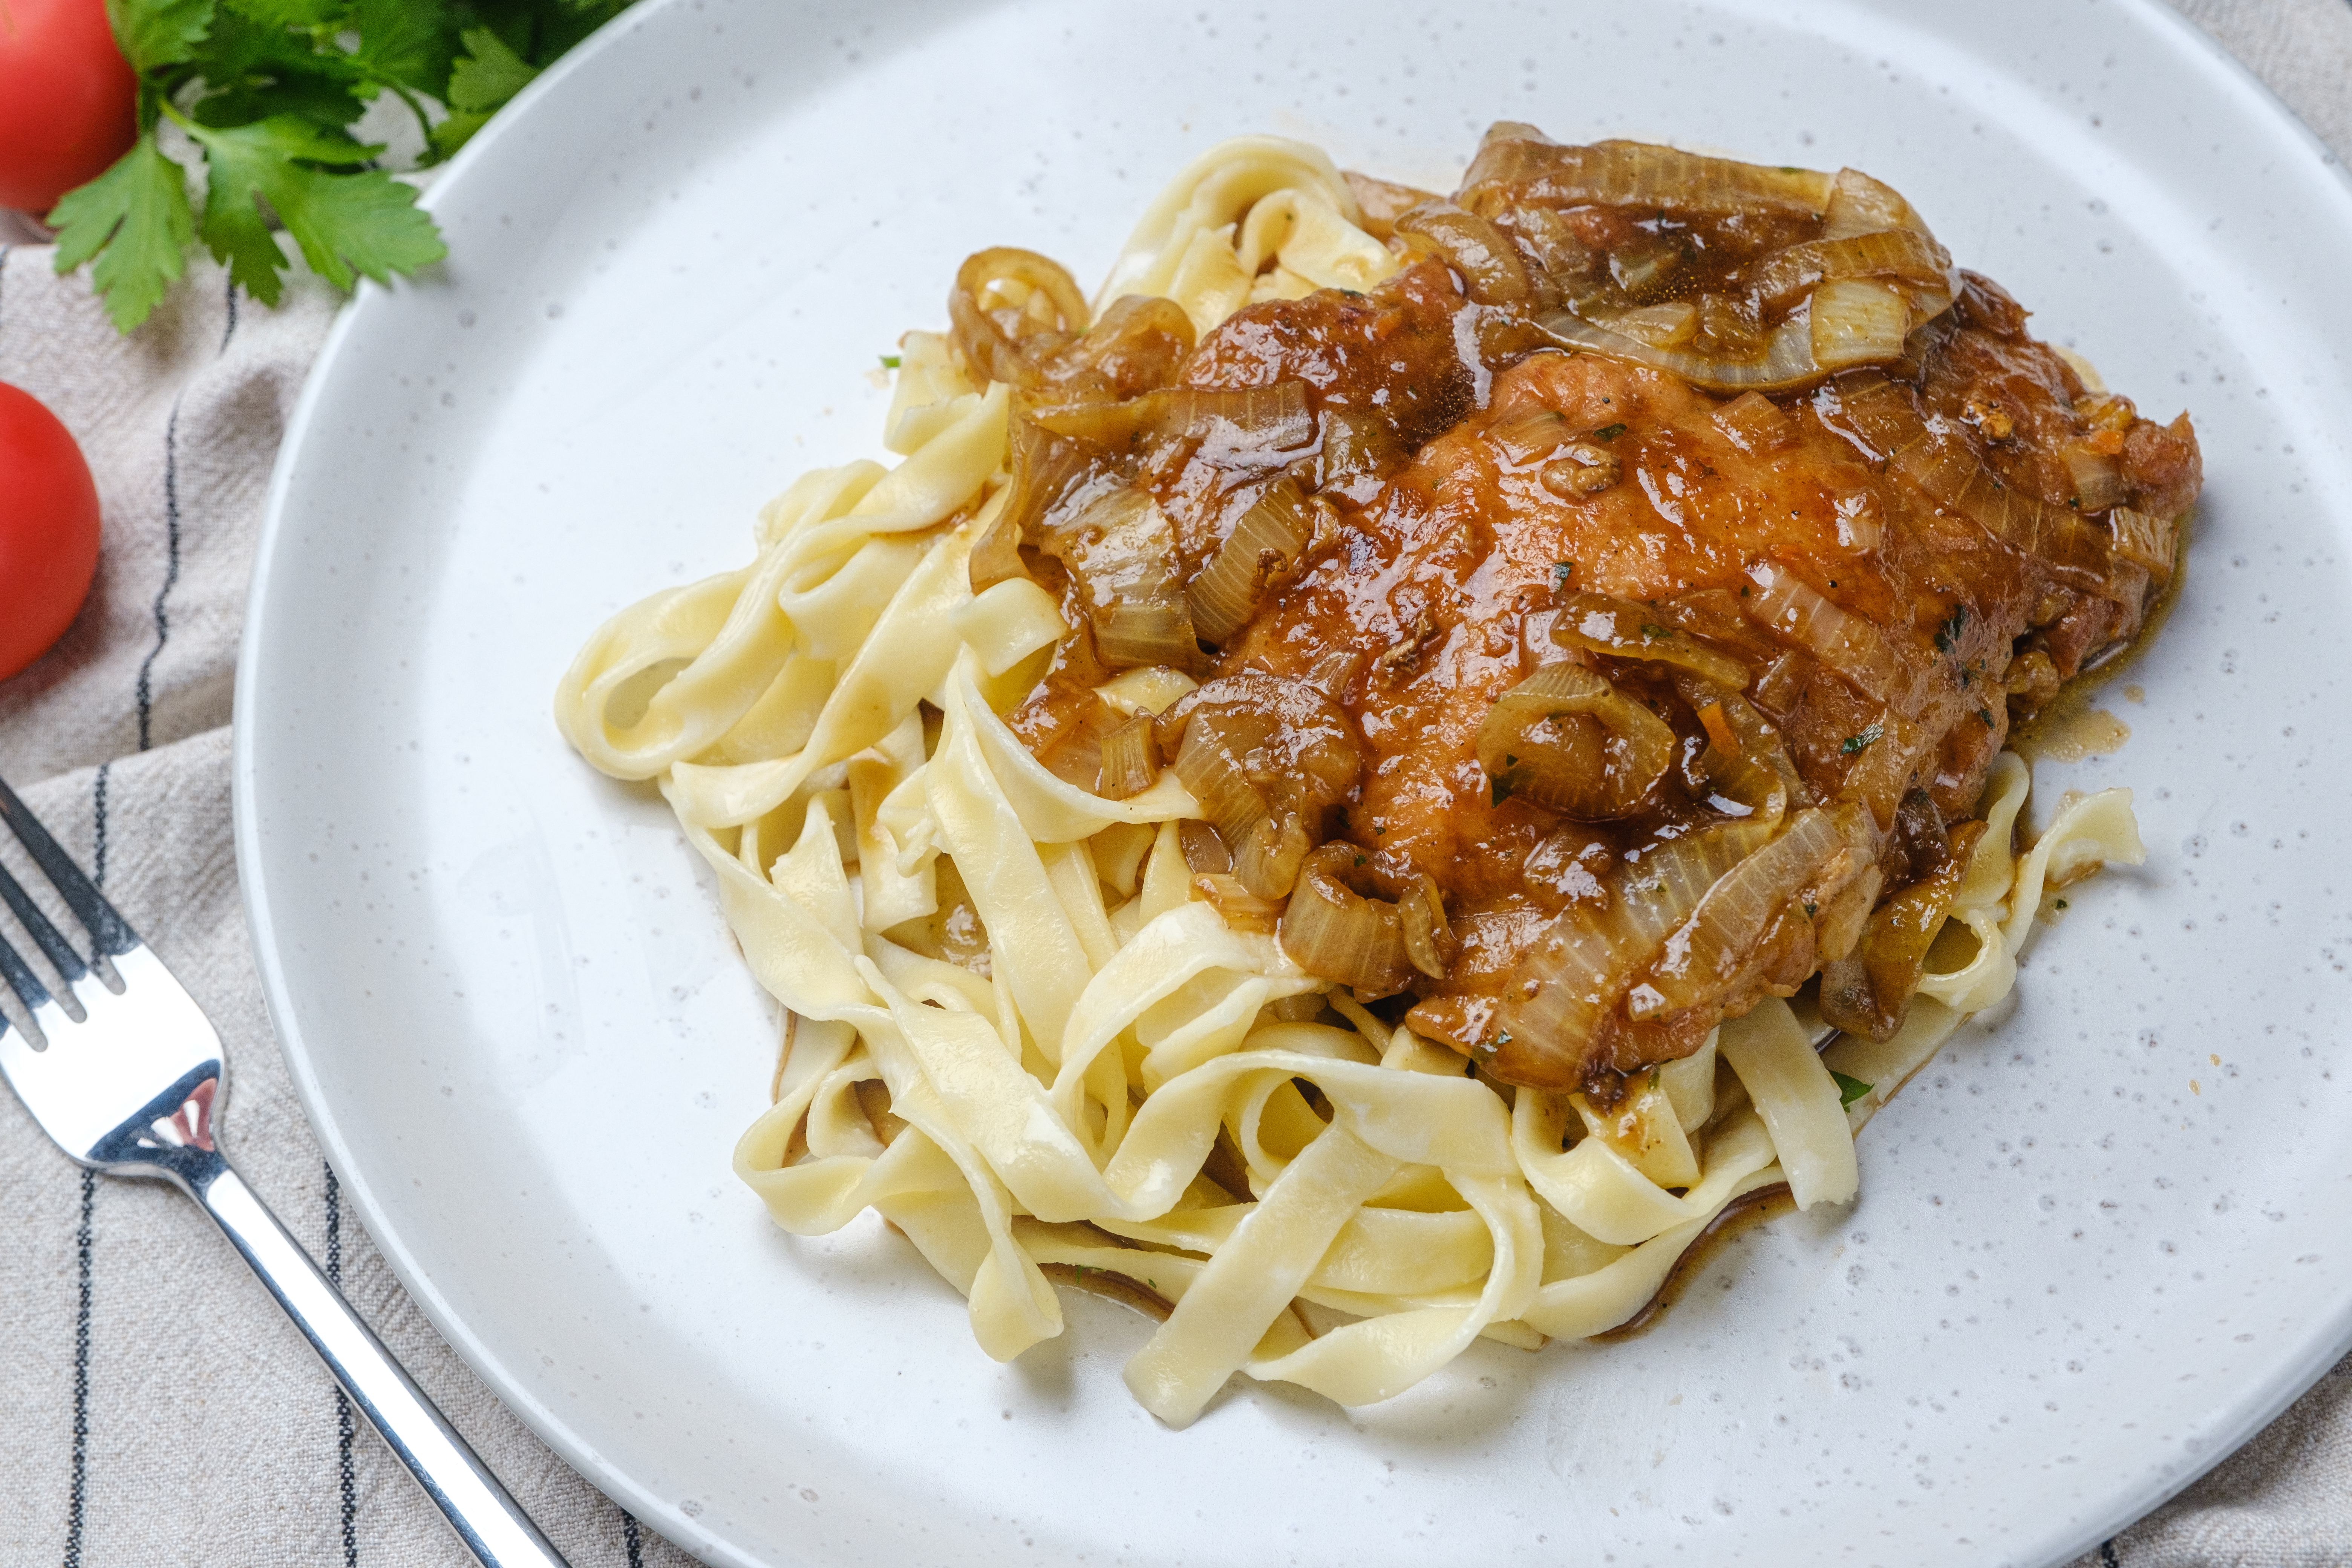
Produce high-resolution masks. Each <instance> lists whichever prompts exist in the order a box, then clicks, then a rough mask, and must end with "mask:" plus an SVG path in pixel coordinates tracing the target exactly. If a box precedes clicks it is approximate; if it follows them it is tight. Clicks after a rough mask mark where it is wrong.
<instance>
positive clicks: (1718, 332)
mask: <svg viewBox="0 0 2352 1568" xmlns="http://www.w3.org/2000/svg"><path fill="white" fill-rule="evenodd" d="M1698 331H1699V335H1700V336H1701V337H1703V338H1706V339H1707V340H1708V342H1709V344H1710V346H1711V348H1712V351H1713V352H1714V353H1718V354H1721V355H1723V356H1725V357H1726V358H1728V359H1754V358H1755V357H1756V356H1757V355H1758V354H1759V353H1763V352H1764V323H1763V319H1762V316H1761V314H1760V312H1759V311H1758V310H1757V309H1756V307H1755V306H1754V304H1753V303H1752V302H1751V301H1750V300H1748V298H1747V297H1746V296H1745V295H1739V296H1735V295H1730V294H1718V293H1713V292H1709V293H1705V294H1701V295H1700V296H1699V297H1698Z"/></svg>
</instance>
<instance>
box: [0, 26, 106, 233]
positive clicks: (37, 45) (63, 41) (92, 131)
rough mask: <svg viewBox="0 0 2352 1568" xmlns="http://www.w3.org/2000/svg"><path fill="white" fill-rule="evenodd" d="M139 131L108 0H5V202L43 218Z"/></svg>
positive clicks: (1, 169)
mask: <svg viewBox="0 0 2352 1568" xmlns="http://www.w3.org/2000/svg"><path fill="white" fill-rule="evenodd" d="M138 135H139V79H138V78H137V77H136V76H135V75H133V74H132V72H131V66H130V63H129V62H128V61H126V60H125V59H124V58H122V51H121V49H119V48H117V47H115V43H114V29H113V27H112V26H110V24H109V23H108V21H107V19H106V5H105V4H104V0H0V207H15V208H16V209H17V210H18V211H20V212H27V213H31V214H32V215H33V216H36V217H38V216H41V215H42V214H44V213H46V212H47V211H48V210H49V209H50V208H52V207H54V206H56V205H58V197H59V196H62V195H65V194H66V193H67V192H68V191H69V190H72V189H73V188H74V187H75V186H76V185H79V184H83V183H85V182H86V181H89V180H94V179H96V178H98V176H99V175H100V174H104V173H106V171H107V168H108V166H109V165H110V164H111V163H113V162H114V161H115V160H116V159H117V158H120V157H121V156H122V154H123V153H126V152H128V151H130V148H131V142H134V141H136V140H137V139H138Z"/></svg>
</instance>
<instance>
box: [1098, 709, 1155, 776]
mask: <svg viewBox="0 0 2352 1568" xmlns="http://www.w3.org/2000/svg"><path fill="white" fill-rule="evenodd" d="M1106 706H1108V704H1106ZM1159 782H1160V742H1159V741H1158V740H1157V739H1156V738H1155V736H1154V733H1153V725H1152V716H1151V715H1150V714H1149V713H1138V714H1137V715H1135V717H1133V718H1132V719H1129V720H1128V721H1126V722H1125V723H1123V724H1121V725H1119V726H1118V728H1117V729H1116V730H1113V731H1110V732H1109V733H1108V734H1107V735H1105V736H1104V737H1103V738H1102V765H1101V768H1100V770H1099V777H1098V782H1097V784H1096V785H1095V793H1096V794H1097V795H1101V796H1102V797H1103V798H1104V799H1106V800H1132V799H1133V798H1134V797H1135V796H1137V795H1141V794H1142V793H1143V792H1144V791H1145V790H1148V789H1150V787H1151V786H1152V785H1153V784H1157V783H1159Z"/></svg>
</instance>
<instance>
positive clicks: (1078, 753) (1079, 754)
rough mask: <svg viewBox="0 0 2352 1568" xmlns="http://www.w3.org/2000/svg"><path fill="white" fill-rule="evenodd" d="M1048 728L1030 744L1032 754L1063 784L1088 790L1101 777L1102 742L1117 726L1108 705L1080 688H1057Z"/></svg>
mask: <svg viewBox="0 0 2352 1568" xmlns="http://www.w3.org/2000/svg"><path fill="white" fill-rule="evenodd" d="M1052 695H1053V696H1054V697H1055V698H1058V699H1059V700H1057V701H1055V703H1054V714H1053V717H1052V719H1051V720H1049V721H1048V726H1049V727H1048V728H1046V729H1045V731H1044V732H1041V733H1039V734H1038V735H1037V736H1036V737H1035V738H1034V741H1033V742H1032V745H1031V749H1032V753H1033V754H1034V756H1035V757H1036V759H1037V761H1038V762H1040V763H1043V764H1044V765H1045V771H1046V772H1047V773H1052V774H1053V775H1054V776H1055V778H1057V779H1060V780H1061V781H1062V782H1063V783H1064V784H1075V785H1076V786H1077V787H1078V788H1080V789H1085V790H1090V789H1093V788H1094V787H1095V786H1096V784H1097V781H1098V780H1099V779H1100V778H1101V776H1102V771H1103V764H1102V756H1103V752H1102V747H1103V740H1104V738H1105V737H1106V736H1108V734H1109V733H1110V732H1111V731H1112V730H1114V729H1116V728H1117V727H1118V723H1119V717H1118V714H1117V713H1116V712H1114V711H1113V710H1112V709H1111V707H1110V705H1109V704H1108V703H1107V702H1105V701H1104V700H1102V699H1101V698H1099V697H1097V696H1096V695H1095V694H1094V693H1093V692H1092V691H1090V690H1087V689H1086V688H1085V687H1082V686H1066V685H1061V686H1057V687H1056V688H1055V690H1054V692H1053V694H1052Z"/></svg>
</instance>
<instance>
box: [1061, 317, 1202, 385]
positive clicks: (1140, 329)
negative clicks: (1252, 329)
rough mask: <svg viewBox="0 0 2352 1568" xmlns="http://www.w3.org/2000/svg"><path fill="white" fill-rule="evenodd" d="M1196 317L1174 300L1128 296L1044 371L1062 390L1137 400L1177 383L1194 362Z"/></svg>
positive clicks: (1063, 351) (1064, 350)
mask: <svg viewBox="0 0 2352 1568" xmlns="http://www.w3.org/2000/svg"><path fill="white" fill-rule="evenodd" d="M1193 341H1194V339H1193V332H1192V317H1190V316H1188V315H1186V314H1185V313H1184V307H1182V306H1181V305H1179V304H1178V303H1176V301H1175V300H1169V299H1164V298H1162V297H1161V296H1160V295H1157V294H1128V295H1124V296H1122V297H1121V298H1119V299H1117V300H1112V301H1111V302H1110V304H1109V305H1108V306H1107V307H1105V309H1104V310H1103V313H1102V318H1101V320H1099V321H1096V322H1095V324H1094V325H1093V326H1091V327H1088V328H1087V331H1086V332H1085V334H1084V335H1083V336H1081V337H1080V338H1079V339H1078V340H1077V342H1074V343H1072V344H1070V345H1069V346H1068V347H1066V348H1065V349H1063V350H1062V351H1061V352H1060V353H1056V354H1055V356H1054V358H1053V360H1052V362H1051V363H1048V364H1047V365H1045V374H1047V376H1048V377H1050V378H1051V379H1052V380H1053V382H1054V383H1055V384H1056V385H1057V386H1060V387H1064V388H1067V389H1069V390H1071V391H1085V392H1090V393H1093V394H1095V395H1099V396H1101V397H1105V398H1111V399H1117V398H1129V397H1136V396H1139V395H1142V394H1144V393H1147V392H1152V391H1155V390H1157V389H1158V388H1160V387H1163V386H1167V385H1169V384H1171V383H1172V382H1174V381H1175V379H1176V377H1177V374H1178V373H1179V372H1180V371H1181V370H1182V369H1183V368H1184V362H1185V361H1186V360H1187V359H1189V358H1191V357H1192V345H1193Z"/></svg>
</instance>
